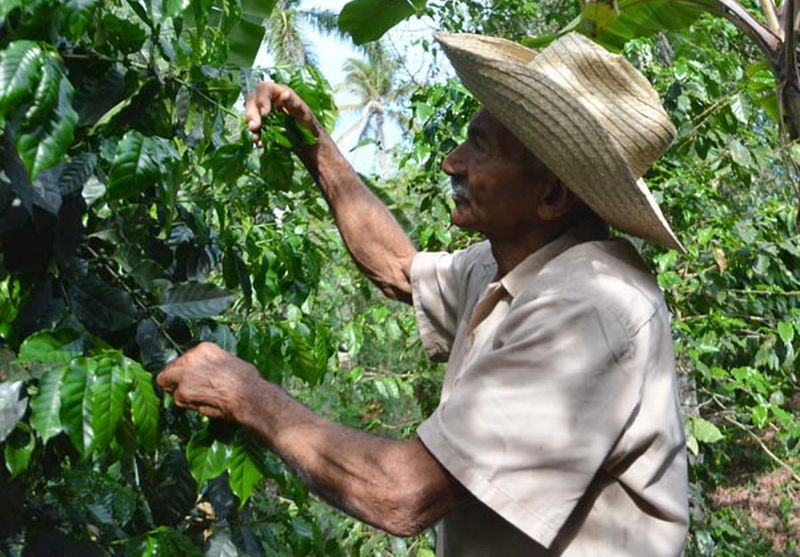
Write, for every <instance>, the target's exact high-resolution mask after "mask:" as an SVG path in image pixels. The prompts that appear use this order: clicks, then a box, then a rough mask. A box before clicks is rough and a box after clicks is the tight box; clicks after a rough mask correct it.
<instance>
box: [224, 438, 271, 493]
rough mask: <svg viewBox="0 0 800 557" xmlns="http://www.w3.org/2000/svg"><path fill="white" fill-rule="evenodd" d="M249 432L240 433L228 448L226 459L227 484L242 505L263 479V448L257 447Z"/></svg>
mask: <svg viewBox="0 0 800 557" xmlns="http://www.w3.org/2000/svg"><path fill="white" fill-rule="evenodd" d="M252 437H253V435H252V434H251V433H250V432H245V431H240V432H239V434H238V435H237V436H236V439H235V440H234V442H233V444H232V445H231V448H230V458H229V459H228V474H229V478H228V482H229V483H230V486H231V489H232V490H233V492H234V493H235V494H236V496H237V497H239V504H240V506H241V505H244V504H245V503H246V502H247V500H248V499H249V498H250V495H252V493H253V489H254V488H255V486H256V484H258V482H259V481H261V479H262V478H263V477H264V472H263V461H264V450H265V449H264V448H263V447H262V446H261V445H257V444H256V443H257V442H256V441H254V440H253V439H252Z"/></svg>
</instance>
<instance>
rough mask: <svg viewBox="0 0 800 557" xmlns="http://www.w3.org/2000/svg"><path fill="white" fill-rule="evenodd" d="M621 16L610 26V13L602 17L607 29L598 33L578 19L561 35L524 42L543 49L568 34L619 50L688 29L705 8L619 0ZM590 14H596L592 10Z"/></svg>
mask: <svg viewBox="0 0 800 557" xmlns="http://www.w3.org/2000/svg"><path fill="white" fill-rule="evenodd" d="M617 6H618V10H619V14H618V15H617V17H616V19H614V20H613V22H611V23H610V24H609V21H610V18H609V17H608V16H609V14H606V17H602V18H601V19H602V21H603V23H604V24H607V26H606V27H604V28H602V29H601V30H599V31H598V30H597V29H596V27H595V23H594V22H593V21H592V20H591V18H590V19H587V20H584V19H583V18H582V17H577V18H575V19H574V20H573V21H571V22H570V23H569V24H568V25H567V26H565V27H564V28H563V29H561V30H560V31H559V32H557V33H554V34H551V35H544V36H541V37H528V38H526V39H523V40H522V43H523V44H525V45H526V46H529V47H531V48H544V47H546V46H547V45H548V44H550V43H551V42H552V41H553V40H555V39H557V38H558V37H559V36H561V35H563V34H564V33H567V32H569V31H581V32H585V33H587V34H591V35H592V38H593V39H594V40H595V41H597V42H598V43H599V44H601V45H603V46H605V47H606V48H608V49H610V50H615V51H620V50H622V48H623V47H624V46H625V43H627V42H628V41H630V40H632V39H636V38H639V37H649V36H651V35H654V34H656V33H663V32H668V31H677V30H680V29H685V28H686V27H688V26H689V25H691V24H692V23H694V21H695V20H696V19H697V18H698V17H699V16H700V14H702V13H703V11H704V10H703V8H702V7H699V6H697V5H693V4H691V3H689V2H675V1H673V0H619V1H618V2H617ZM589 14H590V15H592V14H594V12H593V11H591V10H590V12H589Z"/></svg>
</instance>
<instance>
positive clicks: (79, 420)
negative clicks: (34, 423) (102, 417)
mask: <svg viewBox="0 0 800 557" xmlns="http://www.w3.org/2000/svg"><path fill="white" fill-rule="evenodd" d="M96 367H97V361H96V360H94V359H92V358H75V359H74V360H72V362H70V364H69V367H67V369H66V370H65V372H64V376H63V377H62V379H61V423H62V425H63V427H64V431H66V433H67V435H69V438H70V440H71V441H72V444H73V446H74V447H75V448H76V449H78V451H79V452H80V453H81V454H82V455H83V456H84V457H85V456H88V454H89V448H90V447H91V446H92V439H93V438H94V431H93V430H92V407H91V398H92V392H91V390H92V383H93V382H94V370H95V368H96Z"/></svg>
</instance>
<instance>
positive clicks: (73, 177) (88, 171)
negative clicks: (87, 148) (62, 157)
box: [58, 153, 97, 195]
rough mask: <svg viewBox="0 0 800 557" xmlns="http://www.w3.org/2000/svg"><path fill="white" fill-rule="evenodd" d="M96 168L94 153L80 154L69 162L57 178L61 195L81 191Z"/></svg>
mask: <svg viewBox="0 0 800 557" xmlns="http://www.w3.org/2000/svg"><path fill="white" fill-rule="evenodd" d="M96 166H97V155H95V154H94V153H81V154H80V155H78V156H76V157H74V158H73V159H72V160H70V161H69V162H68V163H67V165H66V166H65V167H64V170H63V172H61V175H60V176H59V177H58V187H59V190H61V195H69V194H72V193H75V192H79V191H83V189H84V185H85V184H86V182H87V180H89V178H90V177H91V176H92V173H93V172H94V169H95V167H96Z"/></svg>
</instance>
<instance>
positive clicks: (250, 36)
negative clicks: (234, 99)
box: [227, 0, 277, 68]
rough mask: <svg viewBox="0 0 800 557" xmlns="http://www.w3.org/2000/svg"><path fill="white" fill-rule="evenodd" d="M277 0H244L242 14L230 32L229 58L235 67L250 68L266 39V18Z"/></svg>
mask: <svg viewBox="0 0 800 557" xmlns="http://www.w3.org/2000/svg"><path fill="white" fill-rule="evenodd" d="M276 3H277V0H266V1H265V0H242V15H241V17H240V18H239V21H237V22H236V24H235V25H234V26H233V27H232V28H231V30H230V32H229V33H228V41H227V42H228V60H227V63H228V64H229V65H231V66H234V67H239V68H250V67H251V66H252V65H253V61H254V60H255V58H256V54H257V53H258V48H259V46H260V45H261V43H262V42H263V41H264V34H265V33H266V28H265V27H264V20H265V19H266V18H267V17H269V14H270V13H271V12H272V9H273V8H274V7H275V4H276Z"/></svg>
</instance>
